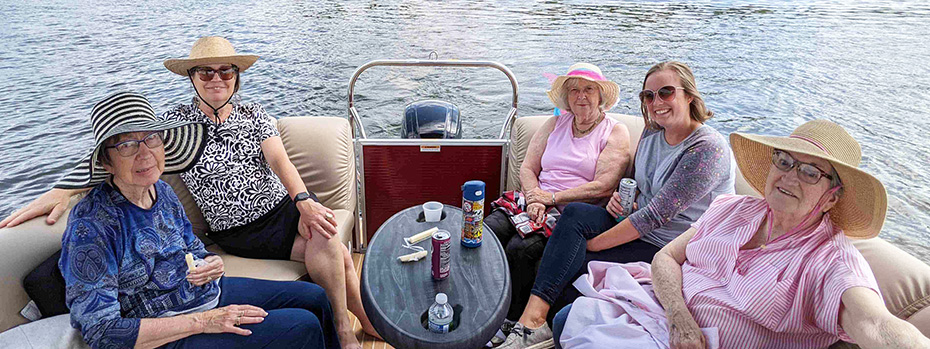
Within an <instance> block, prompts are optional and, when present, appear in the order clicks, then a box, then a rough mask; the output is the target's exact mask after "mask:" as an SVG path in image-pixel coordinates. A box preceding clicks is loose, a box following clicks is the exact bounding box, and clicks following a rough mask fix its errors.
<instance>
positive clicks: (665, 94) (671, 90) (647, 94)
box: [639, 86, 685, 104]
mask: <svg viewBox="0 0 930 349" xmlns="http://www.w3.org/2000/svg"><path fill="white" fill-rule="evenodd" d="M684 89H685V88H684V87H677V86H663V87H661V88H659V90H658V91H653V90H642V92H640V93H639V100H640V101H641V102H645V103H646V104H649V103H652V101H654V100H655V99H656V95H658V96H659V98H661V99H662V100H663V101H666V102H668V101H671V100H672V97H674V96H675V91H676V90H684Z"/></svg>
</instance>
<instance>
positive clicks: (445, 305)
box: [428, 293, 452, 333]
mask: <svg viewBox="0 0 930 349" xmlns="http://www.w3.org/2000/svg"><path fill="white" fill-rule="evenodd" d="M428 316H429V330H430V331H433V332H436V333H449V329H450V327H451V326H452V306H450V305H449V297H447V296H446V294H445V293H437V294H436V303H433V305H431V306H430V307H429V315H428Z"/></svg>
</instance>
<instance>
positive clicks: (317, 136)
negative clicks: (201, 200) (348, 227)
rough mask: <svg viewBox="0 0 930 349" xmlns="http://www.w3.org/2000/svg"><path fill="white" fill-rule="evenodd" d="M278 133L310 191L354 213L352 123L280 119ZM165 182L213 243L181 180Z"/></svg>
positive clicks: (197, 230)
mask: <svg viewBox="0 0 930 349" xmlns="http://www.w3.org/2000/svg"><path fill="white" fill-rule="evenodd" d="M278 131H279V132H280V133H281V140H282V141H283V142H284V149H285V150H286V151H287V155H288V157H289V158H290V160H291V163H293V164H294V167H296V168H297V172H299V173H300V176H301V178H302V179H303V180H304V184H306V186H307V189H309V190H310V191H312V192H314V193H315V194H316V195H317V197H319V199H320V202H321V203H322V204H323V205H324V206H326V207H329V208H331V209H344V210H348V211H351V212H354V211H355V207H356V201H357V200H356V196H357V192H356V190H355V188H356V180H355V178H356V175H355V148H354V146H353V145H352V136H351V129H350V128H349V122H348V121H347V120H346V119H345V118H337V117H289V118H284V119H280V120H278ZM162 179H163V180H164V181H165V182H168V184H170V185H171V187H172V188H174V191H175V193H177V194H178V199H180V200H181V204H183V205H184V210H185V211H186V212H187V218H188V219H190V221H191V224H192V225H193V226H194V233H195V234H197V236H198V237H200V238H201V239H203V240H204V241H205V242H206V241H209V238H207V237H206V236H205V235H204V234H203V233H204V232H205V231H207V229H208V228H209V227H208V225H207V223H206V221H204V219H203V215H202V214H201V213H200V209H199V208H198V207H197V204H195V203H194V198H193V196H191V194H190V192H189V191H188V190H187V187H186V186H185V185H184V182H183V181H182V180H181V178H180V177H179V176H178V175H165V176H162Z"/></svg>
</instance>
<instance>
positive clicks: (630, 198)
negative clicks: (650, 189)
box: [617, 178, 636, 222]
mask: <svg viewBox="0 0 930 349" xmlns="http://www.w3.org/2000/svg"><path fill="white" fill-rule="evenodd" d="M617 192H618V193H620V208H621V209H623V212H621V213H620V215H619V216H618V217H617V221H618V222H619V221H622V220H623V219H624V218H626V216H629V215H630V214H632V213H633V202H635V201H636V180H635V179H633V178H624V179H621V180H620V188H618V189H617Z"/></svg>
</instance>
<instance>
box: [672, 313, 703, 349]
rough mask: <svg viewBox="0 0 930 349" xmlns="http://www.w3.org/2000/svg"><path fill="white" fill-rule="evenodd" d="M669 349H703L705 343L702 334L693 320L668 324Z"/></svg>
mask: <svg viewBox="0 0 930 349" xmlns="http://www.w3.org/2000/svg"><path fill="white" fill-rule="evenodd" d="M668 327H669V340H668V344H669V347H671V348H672V349H704V348H707V342H706V341H705V340H704V333H702V332H701V328H700V327H698V324H697V323H696V322H694V320H693V319H688V320H681V321H676V322H670V323H669V325H668Z"/></svg>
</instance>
